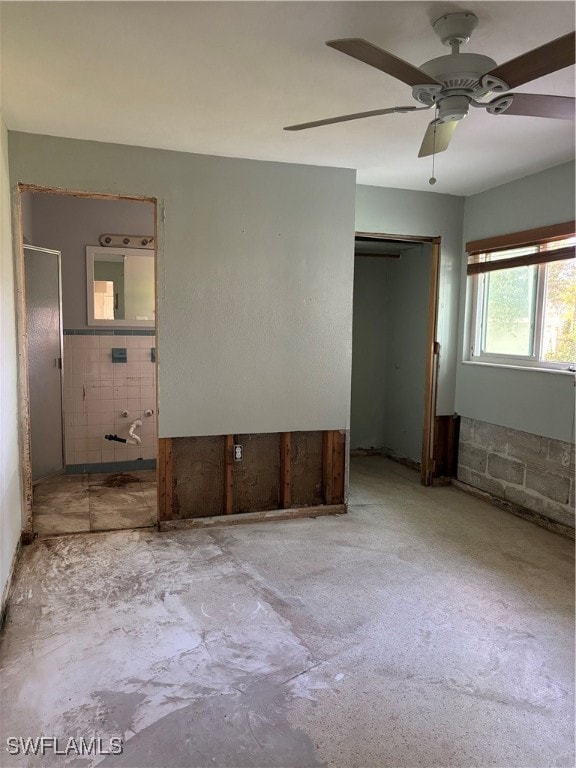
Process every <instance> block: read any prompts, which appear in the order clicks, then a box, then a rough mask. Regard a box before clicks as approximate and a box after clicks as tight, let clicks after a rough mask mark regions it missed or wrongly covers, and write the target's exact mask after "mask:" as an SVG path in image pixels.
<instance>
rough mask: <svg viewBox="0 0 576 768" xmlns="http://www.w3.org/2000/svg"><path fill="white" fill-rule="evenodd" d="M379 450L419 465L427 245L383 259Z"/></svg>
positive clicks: (424, 367)
mask: <svg viewBox="0 0 576 768" xmlns="http://www.w3.org/2000/svg"><path fill="white" fill-rule="evenodd" d="M387 261H388V282H387V285H386V314H387V323H386V350H387V352H386V402H385V410H384V443H383V444H384V446H385V447H386V448H387V449H389V450H390V451H391V452H392V453H393V454H395V455H397V456H401V457H403V458H408V459H413V460H414V461H418V462H419V461H421V459H422V429H423V422H424V377H425V370H426V338H427V330H428V328H427V326H428V289H429V285H430V263H431V247H430V246H429V245H427V246H418V247H416V248H413V249H412V250H410V251H406V252H405V253H403V254H402V256H401V258H400V259H398V260H396V259H388V260H387Z"/></svg>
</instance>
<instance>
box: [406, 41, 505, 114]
mask: <svg viewBox="0 0 576 768" xmlns="http://www.w3.org/2000/svg"><path fill="white" fill-rule="evenodd" d="M495 66H496V62H495V61H494V59H491V58H490V57H489V56H483V55H482V54H480V53H456V54H449V55H448V56H439V57H438V58H436V59H431V60H430V61H427V62H426V63H425V64H422V66H421V67H420V69H422V70H423V71H424V72H426V74H427V75H431V76H432V77H433V78H434V79H435V80H438V82H439V83H441V84H442V86H441V87H438V86H434V85H432V86H430V85H416V86H414V87H413V88H412V96H413V97H414V98H415V99H416V101H419V102H420V103H421V104H426V106H433V105H434V104H438V106H439V117H440V119H442V120H443V121H446V120H462V118H463V117H465V116H466V115H467V114H468V107H469V105H470V101H471V100H474V99H477V98H481V97H482V96H485V95H486V93H487V91H486V88H485V87H483V86H481V85H480V78H481V77H482V75H483V74H484V73H485V72H489V71H490V70H492V69H494V67H495Z"/></svg>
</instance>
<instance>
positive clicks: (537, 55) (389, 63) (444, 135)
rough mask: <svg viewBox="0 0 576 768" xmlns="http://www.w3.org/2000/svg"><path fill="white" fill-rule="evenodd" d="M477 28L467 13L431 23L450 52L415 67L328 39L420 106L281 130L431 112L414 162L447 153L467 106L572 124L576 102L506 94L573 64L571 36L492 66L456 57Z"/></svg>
mask: <svg viewBox="0 0 576 768" xmlns="http://www.w3.org/2000/svg"><path fill="white" fill-rule="evenodd" d="M477 24H478V18H477V16H475V15H474V14H473V13H470V12H467V11H462V12H458V13H448V14H445V15H444V16H441V17H440V18H439V19H437V20H436V21H435V22H434V23H433V24H432V27H433V29H434V31H435V32H436V34H437V35H438V37H439V38H440V40H441V41H442V43H443V44H444V45H446V46H449V47H450V48H451V53H449V54H448V55H446V56H440V57H438V58H436V59H432V60H431V61H427V62H426V63H425V64H422V66H421V67H415V66H413V65H412V64H409V63H408V62H407V61H403V60H402V59H399V58H398V57H397V56H394V55H393V54H392V53H389V52H388V51H384V50H383V49H382V48H379V47H378V46H376V45H373V44H372V43H369V42H368V41H367V40H362V39H360V38H348V39H344V40H329V41H328V42H327V43H326V45H328V46H330V48H335V49H336V50H337V51H341V52H342V53H345V54H347V55H348V56H352V57H353V58H354V59H358V60H359V61H362V62H364V63H365V64H368V65H369V66H371V67H375V68H376V69H380V70H381V71H382V72H386V74H388V75H392V77H395V78H397V79H398V80H401V81H402V82H403V83H406V84H407V85H410V86H412V96H413V98H414V99H416V101H418V102H419V103H420V104H422V105H423V106H420V107H417V106H406V107H389V108H386V109H374V110H372V111H370V112H356V113H354V114H351V115H340V116H339V117H330V118H327V119H326V120H315V121H313V122H310V123H300V124H298V125H289V126H287V127H286V128H284V130H285V131H301V130H303V129H305V128H316V127H317V126H320V125H330V124H331V123H343V122H346V121H348V120H359V119H360V118H364V117H375V116H377V115H388V114H393V113H396V112H398V113H404V112H416V111H420V110H424V109H431V108H432V107H434V108H435V111H436V114H435V118H434V120H432V121H431V122H430V124H429V125H428V128H427V130H426V133H425V135H424V140H423V141H422V145H421V147H420V151H419V153H418V157H425V156H427V155H433V154H436V153H438V152H443V151H444V150H445V149H447V148H448V145H449V143H450V139H451V138H452V135H453V133H454V130H455V129H456V126H457V125H458V123H459V122H460V120H463V119H464V118H465V117H466V115H467V114H468V110H469V108H470V107H471V106H472V107H479V108H482V109H485V110H486V111H487V112H489V113H490V114H492V115H524V116H531V117H550V118H557V119H560V120H573V119H574V103H575V101H576V99H574V98H572V97H569V96H546V95H540V94H533V93H509V91H510V89H511V88H516V87H517V86H519V85H523V84H524V83H528V82H530V81H531V80H536V79H537V78H539V77H542V76H544V75H548V74H550V73H551V72H556V71H557V70H559V69H563V68H564V67H568V66H570V65H572V64H574V62H575V50H574V48H575V40H576V36H575V33H574V32H570V33H569V34H567V35H564V36H563V37H559V38H557V39H556V40H552V41H551V42H549V43H546V44H545V45H541V46H540V47H539V48H534V49H533V50H531V51H528V52H527V53H523V54H521V55H520V56H517V57H516V58H514V59H511V60H510V61H508V62H506V63H505V64H501V65H500V66H498V65H497V64H496V62H495V61H494V60H493V59H491V58H490V57H488V56H483V55H482V54H478V53H460V46H461V45H463V44H464V43H467V42H468V41H469V40H470V35H471V34H472V32H473V30H474V29H475V28H476V25H477ZM495 95H496V98H494V96H495Z"/></svg>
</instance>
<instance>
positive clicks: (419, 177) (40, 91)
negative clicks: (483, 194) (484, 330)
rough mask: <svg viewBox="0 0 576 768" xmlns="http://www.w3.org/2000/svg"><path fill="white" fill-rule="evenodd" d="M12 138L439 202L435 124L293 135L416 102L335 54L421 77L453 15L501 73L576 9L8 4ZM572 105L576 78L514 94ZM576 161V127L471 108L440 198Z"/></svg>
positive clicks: (386, 122) (400, 120)
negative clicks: (164, 152)
mask: <svg viewBox="0 0 576 768" xmlns="http://www.w3.org/2000/svg"><path fill="white" fill-rule="evenodd" d="M1 6H2V7H1V14H2V16H1V21H2V112H3V117H4V120H5V122H6V124H7V126H8V128H9V129H11V130H19V131H25V132H31V133H45V134H51V135H57V136H67V137H73V138H79V139H93V140H97V141H106V142H117V143H121V144H134V145H139V146H146V147H160V148H164V149H173V150H183V151H188V152H200V153H203V154H215V155H228V156H234V157H247V158H257V159H261V160H279V161H285V162H291V163H308V164H314V165H332V166H340V167H346V168H356V169H358V182H359V183H362V184H371V185H378V186H388V187H400V188H405V189H422V190H432V187H430V186H429V185H428V178H429V177H430V176H431V169H432V160H431V158H422V159H418V158H417V152H418V149H419V146H420V142H421V140H422V136H423V134H424V131H425V128H426V125H427V123H428V121H429V120H430V119H431V115H432V113H431V112H427V111H426V112H421V113H414V114H406V115H387V116H383V117H375V118H369V119H366V120H361V121H354V122H348V123H343V124H340V125H331V126H325V127H322V128H315V129H311V130H309V131H302V132H297V133H287V132H285V131H283V130H282V127H283V126H285V125H289V124H292V123H299V122H304V121H309V120H315V119H319V118H324V117H332V116H334V115H339V114H346V113H350V112H358V111H364V110H371V109H378V108H381V107H388V106H395V105H404V104H412V103H415V102H413V101H412V97H411V93H410V88H409V86H407V85H404V84H403V83H401V82H399V81H397V80H395V79H394V78H392V77H390V76H388V75H386V74H384V73H382V72H379V71H378V70H375V69H373V68H371V67H368V66H366V65H365V64H362V63H360V62H357V61H355V60H354V59H351V58H350V57H348V56H345V55H344V54H342V53H339V52H338V51H335V50H332V49H330V48H328V47H327V46H326V45H324V43H325V41H326V40H329V39H333V38H340V37H363V38H366V39H368V40H370V41H371V42H373V43H375V44H377V45H379V46H381V47H382V48H385V49H386V50H389V51H391V52H392V53H394V54H395V55H397V56H400V57H401V58H403V59H405V60H407V61H409V62H411V63H412V64H415V65H417V66H419V65H421V64H422V63H423V62H424V61H426V60H428V59H431V58H434V57H436V56H442V55H444V54H447V53H448V52H449V50H448V49H447V48H444V47H443V46H442V45H441V43H440V41H439V39H438V38H437V37H436V35H435V33H434V31H433V30H432V27H431V21H433V20H435V19H436V18H438V17H439V16H441V15H442V14H443V13H446V12H449V11H455V10H469V11H472V12H474V13H475V14H476V15H477V16H478V17H479V25H478V28H477V29H476V31H475V32H474V35H473V37H472V41H471V42H470V43H469V44H468V45H467V46H466V47H465V48H464V49H463V50H464V51H470V52H475V53H483V54H485V55H488V56H491V57H492V58H493V59H495V60H496V61H497V62H498V63H502V62H504V61H507V60H509V59H511V58H513V57H514V56H517V55H518V54H520V53H523V52H524V51H527V50H529V49H531V48H535V47H536V46H538V45H541V44H543V43H545V42H548V41H549V40H553V39H555V38H557V37H559V36H561V35H563V34H566V33H567V32H569V31H571V30H572V29H574V7H575V6H574V3H572V2H548V1H546V2H537V1H535V2H498V1H497V0H494V1H492V2H464V3H458V2H439V1H438V2H331V1H330V0H327V1H326V2H244V1H243V0H242V1H240V2H124V3H116V2H46V1H45V2H3V3H2V4H1ZM517 90H518V91H523V92H528V93H550V94H556V95H566V96H572V95H574V67H570V68H567V69H564V70H562V71H560V72H557V73H555V74H553V75H548V76H547V77H544V78H540V79H539V80H537V81H534V82H533V83H529V84H527V85H525V86H522V87H520V88H518V89H517ZM573 157H574V124H573V122H571V121H565V120H550V119H542V118H528V117H518V116H508V117H505V116H501V117H494V116H491V115H488V114H487V113H485V112H484V111H483V110H472V111H471V114H470V115H469V116H468V117H467V118H466V119H465V120H464V121H463V122H462V124H461V125H460V126H459V127H458V130H457V131H456V133H455V135H454V138H453V140H452V144H451V145H450V148H449V149H448V151H447V152H444V153H442V154H440V155H438V156H437V158H436V171H435V175H436V177H437V179H438V183H437V184H436V186H435V187H434V188H433V189H434V191H435V192H443V193H450V194H456V195H468V194H472V193H475V192H478V191H481V190H483V189H487V188H489V187H492V186H495V185H497V184H501V183H504V182H506V181H509V180H511V179H515V178H520V177H522V176H525V175H527V174H529V173H533V172H535V171H538V170H541V169H543V168H547V167H551V166H553V165H557V164H558V163H562V162H565V161H567V160H570V159H572V158H573Z"/></svg>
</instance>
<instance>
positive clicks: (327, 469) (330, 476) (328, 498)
mask: <svg viewBox="0 0 576 768" xmlns="http://www.w3.org/2000/svg"><path fill="white" fill-rule="evenodd" d="M333 462H334V432H333V431H332V430H327V431H326V432H324V434H323V436H322V491H323V494H324V504H332V498H333V490H332V487H333V482H334V470H333Z"/></svg>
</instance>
